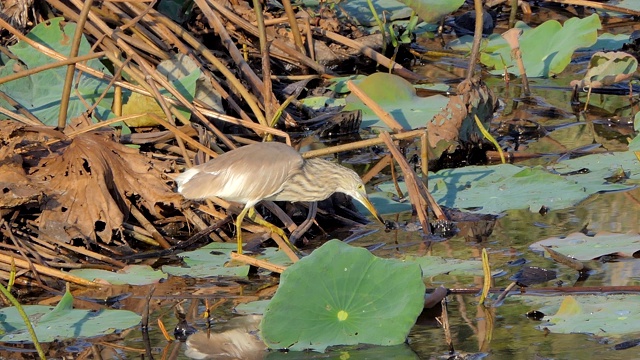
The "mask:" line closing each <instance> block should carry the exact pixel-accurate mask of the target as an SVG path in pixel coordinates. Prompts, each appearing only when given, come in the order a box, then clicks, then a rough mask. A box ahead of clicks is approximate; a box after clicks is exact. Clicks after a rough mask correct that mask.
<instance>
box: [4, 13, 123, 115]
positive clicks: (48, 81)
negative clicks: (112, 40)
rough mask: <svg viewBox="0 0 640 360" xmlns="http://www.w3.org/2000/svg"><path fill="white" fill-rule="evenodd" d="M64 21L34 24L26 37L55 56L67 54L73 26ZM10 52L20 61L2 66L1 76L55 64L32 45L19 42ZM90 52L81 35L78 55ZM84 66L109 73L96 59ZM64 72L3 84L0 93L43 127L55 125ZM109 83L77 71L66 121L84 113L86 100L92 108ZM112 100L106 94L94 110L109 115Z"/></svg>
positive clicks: (57, 19) (62, 70)
mask: <svg viewBox="0 0 640 360" xmlns="http://www.w3.org/2000/svg"><path fill="white" fill-rule="evenodd" d="M63 20H64V19H63V18H54V19H51V20H48V21H45V22H42V23H40V24H38V25H36V26H35V27H34V28H33V30H31V32H30V33H29V34H27V37H28V38H30V39H31V40H33V41H35V42H37V43H40V44H42V45H44V46H46V47H48V48H51V49H53V50H55V51H57V52H58V53H61V54H64V55H68V54H69V52H70V50H71V47H70V46H71V41H70V39H72V38H73V36H74V33H75V30H76V24H74V23H71V22H63ZM9 49H10V50H11V52H12V53H13V54H14V55H16V56H17V57H18V58H19V59H20V62H18V61H15V60H10V61H9V62H7V63H6V64H5V65H4V66H2V67H0V77H4V76H8V75H12V74H13V73H14V72H17V71H23V70H27V69H33V68H35V67H38V66H41V65H46V64H49V63H54V62H56V61H57V60H54V59H52V58H50V57H48V56H44V55H42V53H41V52H39V51H38V50H36V49H34V48H33V47H32V46H31V45H28V44H26V43H25V42H22V41H21V42H18V43H17V44H16V45H13V46H10V47H9ZM90 49H91V45H90V44H89V42H88V41H87V39H86V38H85V37H84V36H83V37H82V39H81V41H80V49H79V55H85V54H88V53H89V51H90ZM22 64H24V65H22ZM86 65H87V66H89V67H91V68H93V69H96V70H99V71H100V72H103V73H108V70H107V69H106V67H105V66H104V65H103V64H102V63H101V62H100V61H99V60H98V59H93V60H89V61H87V63H86ZM25 66H26V68H25ZM66 72H67V67H66V66H62V67H57V68H54V69H50V70H46V71H42V72H39V73H36V74H33V75H31V76H28V77H23V78H20V79H17V80H13V81H10V82H7V83H4V84H2V85H0V91H3V92H4V93H6V94H10V95H11V97H12V98H13V99H14V100H16V101H17V102H18V103H19V104H20V105H22V106H23V107H24V108H25V109H26V110H28V111H29V112H31V113H32V114H33V115H34V116H35V117H37V118H38V119H40V121H42V122H43V123H44V124H45V125H57V122H58V114H59V113H60V101H61V100H60V94H61V93H62V87H63V86H64V81H65V80H64V79H65V76H66ZM108 84H109V81H107V80H101V79H98V78H95V77H93V76H91V75H89V74H87V73H85V72H83V73H80V72H78V71H76V75H75V79H74V87H73V91H72V92H71V96H70V101H69V106H68V113H67V119H72V118H75V117H77V116H79V115H80V114H82V113H84V112H86V111H87V107H86V105H85V101H86V102H88V103H89V105H90V106H91V105H93V103H94V102H95V101H97V100H98V98H99V97H100V96H101V95H102V93H103V92H104V91H106V90H107V85H108ZM112 100H113V92H112V91H109V92H108V93H107V96H106V97H105V98H104V99H102V101H101V102H100V106H99V107H98V109H96V110H97V112H98V113H99V114H100V115H101V116H108V114H109V113H110V111H109V109H110V107H111V102H112ZM0 105H1V106H3V107H6V108H9V109H11V108H12V106H10V105H9V104H7V103H6V102H5V101H4V100H3V101H0Z"/></svg>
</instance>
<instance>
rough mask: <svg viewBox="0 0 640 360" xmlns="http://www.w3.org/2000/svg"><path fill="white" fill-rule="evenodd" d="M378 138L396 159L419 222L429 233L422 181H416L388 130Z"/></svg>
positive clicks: (425, 198) (426, 203)
mask: <svg viewBox="0 0 640 360" xmlns="http://www.w3.org/2000/svg"><path fill="white" fill-rule="evenodd" d="M380 138H382V140H383V141H384V143H385V144H386V145H387V148H388V149H389V151H391V154H392V155H393V158H394V159H395V160H396V162H397V163H398V165H400V168H401V169H402V173H403V174H404V181H405V184H406V185H407V191H408V192H409V198H410V199H411V203H412V205H413V207H414V209H415V211H416V212H417V214H418V219H419V220H420V224H421V225H422V230H423V231H424V232H425V233H427V234H430V233H431V225H430V224H429V216H428V215H427V207H428V201H427V197H426V194H424V189H422V190H423V191H420V185H422V182H419V181H417V180H416V179H417V176H416V174H415V172H413V169H411V166H409V163H407V159H405V158H404V156H403V155H402V152H401V151H400V149H398V147H397V146H396V144H394V143H393V140H392V139H391V136H390V135H389V133H388V132H383V133H381V134H380Z"/></svg>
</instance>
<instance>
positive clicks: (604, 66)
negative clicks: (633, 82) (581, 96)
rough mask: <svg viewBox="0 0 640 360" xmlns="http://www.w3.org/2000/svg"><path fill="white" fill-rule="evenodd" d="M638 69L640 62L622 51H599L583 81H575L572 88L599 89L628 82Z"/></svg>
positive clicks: (593, 56)
mask: <svg viewBox="0 0 640 360" xmlns="http://www.w3.org/2000/svg"><path fill="white" fill-rule="evenodd" d="M636 69H638V60H636V58H635V57H634V56H633V55H631V54H627V53H625V52H622V51H614V52H602V51H599V52H597V53H595V54H593V55H592V56H591V60H589V68H588V69H587V73H586V74H585V75H584V77H583V78H582V80H574V81H572V82H571V87H574V86H578V87H580V88H582V87H592V88H599V87H603V86H606V85H613V84H615V83H618V82H621V81H625V80H628V79H629V78H631V77H632V76H633V74H635V72H636Z"/></svg>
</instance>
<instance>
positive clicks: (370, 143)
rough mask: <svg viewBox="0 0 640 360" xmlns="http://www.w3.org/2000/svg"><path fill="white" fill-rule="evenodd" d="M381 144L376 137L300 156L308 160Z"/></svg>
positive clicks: (413, 135) (416, 134)
mask: <svg viewBox="0 0 640 360" xmlns="http://www.w3.org/2000/svg"><path fill="white" fill-rule="evenodd" d="M423 133H424V129H418V130H411V131H407V132H403V133H400V134H392V135H391V138H392V139H393V140H406V139H412V138H417V137H419V136H422V134H423ZM381 144H384V140H382V139H381V138H380V137H376V138H373V139H367V140H361V141H354V142H352V143H348V144H343V145H337V146H332V147H327V148H324V149H318V150H311V151H306V152H304V153H302V154H301V155H302V157H303V158H305V159H308V158H313V157H317V156H324V155H329V154H336V153H339V152H342V151H349V150H356V149H362V148H365V147H368V146H374V145H381Z"/></svg>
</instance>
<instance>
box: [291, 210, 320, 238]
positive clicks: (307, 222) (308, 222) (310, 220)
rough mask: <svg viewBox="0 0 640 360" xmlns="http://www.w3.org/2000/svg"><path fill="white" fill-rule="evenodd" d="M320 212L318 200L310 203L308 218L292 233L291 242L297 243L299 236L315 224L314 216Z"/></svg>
mask: <svg viewBox="0 0 640 360" xmlns="http://www.w3.org/2000/svg"><path fill="white" fill-rule="evenodd" d="M317 212H318V202H317V201H312V202H311V203H309V210H308V212H307V218H306V219H305V220H304V221H303V222H302V224H300V225H299V226H298V228H296V229H295V230H294V231H293V232H292V233H291V242H292V243H295V242H296V241H297V240H298V239H299V238H301V237H302V235H304V233H306V232H307V230H309V228H310V227H311V225H313V218H315V216H316V213H317Z"/></svg>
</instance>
